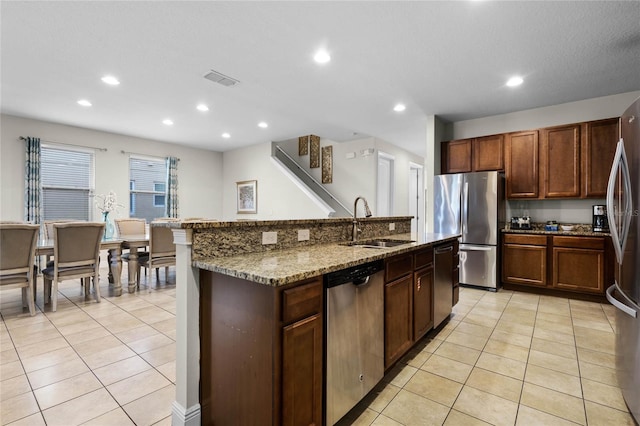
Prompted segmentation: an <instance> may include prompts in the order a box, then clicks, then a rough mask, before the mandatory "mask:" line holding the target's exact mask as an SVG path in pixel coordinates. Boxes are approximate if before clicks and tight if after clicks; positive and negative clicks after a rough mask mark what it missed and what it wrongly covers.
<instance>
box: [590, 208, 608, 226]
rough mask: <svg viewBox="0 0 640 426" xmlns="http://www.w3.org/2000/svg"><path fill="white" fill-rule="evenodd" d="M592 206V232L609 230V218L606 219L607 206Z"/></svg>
mask: <svg viewBox="0 0 640 426" xmlns="http://www.w3.org/2000/svg"><path fill="white" fill-rule="evenodd" d="M592 207H593V222H592V225H591V227H592V230H593V232H609V220H608V219H607V206H604V205H601V204H597V205H594V206H592Z"/></svg>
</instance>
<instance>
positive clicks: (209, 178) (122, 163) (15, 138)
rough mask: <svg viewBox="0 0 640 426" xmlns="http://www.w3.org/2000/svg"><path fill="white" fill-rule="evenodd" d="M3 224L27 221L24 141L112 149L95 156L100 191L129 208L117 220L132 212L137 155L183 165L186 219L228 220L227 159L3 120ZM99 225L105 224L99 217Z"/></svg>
mask: <svg viewBox="0 0 640 426" xmlns="http://www.w3.org/2000/svg"><path fill="white" fill-rule="evenodd" d="M0 123H1V126H0V182H1V183H0V218H1V219H2V220H23V218H24V207H23V206H24V161H25V158H24V157H25V155H24V149H25V145H24V142H23V141H20V140H19V137H20V136H33V137H39V138H40V139H41V140H42V142H48V141H50V142H59V143H66V144H73V145H85V146H90V147H95V148H107V151H106V152H103V151H98V150H96V152H95V191H96V193H97V194H105V193H107V192H109V191H111V190H113V191H114V192H115V193H116V195H117V196H118V202H119V203H120V204H123V205H124V208H122V209H120V211H119V213H118V215H117V217H127V216H128V212H129V155H126V154H122V153H121V151H122V150H124V151H131V152H136V153H140V154H145V155H148V156H154V157H167V156H175V157H178V158H180V162H179V164H178V200H179V203H180V216H181V217H207V218H220V217H221V215H222V208H221V201H222V154H221V153H219V152H214V151H206V150H202V149H195V148H188V147H184V146H180V145H173V144H168V143H163V142H158V141H153V140H149V139H141V138H135V137H130V136H124V135H119V134H115V133H107V132H100V131H96V130H89V129H85V128H81V127H73V126H66V125H62V124H55V123H49V122H44V121H39V120H32V119H27V118H20V117H14V116H11V115H4V114H3V115H1V116H0ZM93 219H94V220H97V219H99V216H98V214H97V211H94V217H93Z"/></svg>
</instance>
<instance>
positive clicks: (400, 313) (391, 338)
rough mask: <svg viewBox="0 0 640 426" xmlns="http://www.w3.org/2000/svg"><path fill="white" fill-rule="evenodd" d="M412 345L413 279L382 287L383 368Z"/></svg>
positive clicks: (403, 279)
mask: <svg viewBox="0 0 640 426" xmlns="http://www.w3.org/2000/svg"><path fill="white" fill-rule="evenodd" d="M412 344H413V277H412V276H411V275H407V276H405V277H404V278H400V279H397V280H395V281H392V282H390V283H387V284H385V286H384V366H385V368H387V367H389V366H391V365H392V364H393V363H395V362H396V361H397V360H399V359H400V357H402V355H404V354H405V353H406V352H407V350H409V348H410V347H411V345H412Z"/></svg>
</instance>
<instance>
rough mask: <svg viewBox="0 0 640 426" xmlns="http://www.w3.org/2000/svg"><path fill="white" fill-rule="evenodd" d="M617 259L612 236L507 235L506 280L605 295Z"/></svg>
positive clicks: (522, 284) (505, 245) (504, 241)
mask: <svg viewBox="0 0 640 426" xmlns="http://www.w3.org/2000/svg"><path fill="white" fill-rule="evenodd" d="M613 270H614V259H613V253H612V246H611V242H610V238H609V237H588V236H566V235H532V234H505V235H504V240H503V245H502V282H503V284H504V285H505V287H506V288H514V287H510V286H509V285H516V286H528V287H538V288H543V289H546V290H561V291H566V292H570V293H567V294H571V293H573V294H576V295H577V294H581V295H597V296H603V295H604V290H605V283H606V282H608V281H612V280H613V278H612V274H613Z"/></svg>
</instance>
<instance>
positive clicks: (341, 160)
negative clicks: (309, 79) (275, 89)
mask: <svg viewBox="0 0 640 426" xmlns="http://www.w3.org/2000/svg"><path fill="white" fill-rule="evenodd" d="M328 145H331V146H333V183H329V184H325V187H326V188H327V190H328V191H329V192H331V193H332V194H333V195H334V196H335V197H336V198H337V199H338V200H340V202H342V203H343V204H344V205H345V207H346V208H347V209H349V210H352V209H353V201H354V200H355V198H356V197H357V196H359V195H361V196H363V197H365V198H366V199H367V201H368V202H369V206H370V207H371V209H372V212H373V214H374V216H375V215H376V212H375V206H376V197H377V194H376V178H377V167H378V158H377V150H382V151H384V152H386V153H387V154H391V155H393V156H394V157H395V166H394V167H395V169H394V180H395V195H394V197H395V198H394V212H393V215H394V216H405V215H408V212H409V198H408V197H409V195H408V190H409V183H408V179H409V162H411V161H412V162H414V163H418V164H422V162H423V159H422V158H421V157H419V156H416V155H414V154H411V153H409V152H406V151H404V150H402V149H400V148H398V147H396V146H394V145H391V144H389V143H386V142H384V141H381V140H378V139H374V138H364V139H359V140H356V141H351V142H335V141H331V140H329V139H322V138H321V139H320V146H321V147H324V146H328ZM282 148H283V149H284V150H285V151H286V152H287V153H288V154H289V155H290V156H291V157H292V158H294V159H295V160H296V161H298V162H299V163H300V164H301V165H302V166H305V165H306V166H307V167H305V169H306V170H307V172H309V173H310V174H311V175H312V176H313V177H314V178H315V179H316V180H318V182H321V172H322V168H321V167H319V168H314V169H310V168H308V164H309V156H308V155H306V156H303V157H299V156H298V152H297V140H295V141H291V142H290V143H284V144H282ZM368 148H371V149H373V151H374V152H373V154H371V155H362V151H363V150H365V149H368ZM348 153H355V157H354V158H347V154H348ZM223 158H224V201H223V205H224V213H223V217H224V219H225V220H235V219H259V220H279V219H307V218H322V217H327V216H326V214H325V212H324V211H323V210H322V209H321V208H319V207H318V206H317V204H316V203H315V202H313V201H311V200H310V199H309V198H308V197H307V196H306V194H304V192H303V191H302V190H301V189H300V188H298V186H297V185H295V184H294V183H293V182H291V181H290V180H289V178H288V177H286V176H285V175H284V174H283V173H282V172H281V171H280V169H279V168H278V166H276V165H275V164H274V162H273V161H272V160H271V143H265V144H260V145H254V146H251V147H248V148H239V149H237V150H233V151H227V152H225V153H224V157H223ZM253 179H257V180H258V213H257V214H255V215H250V214H240V215H239V214H237V213H236V198H235V197H236V182H238V181H244V180H253Z"/></svg>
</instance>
